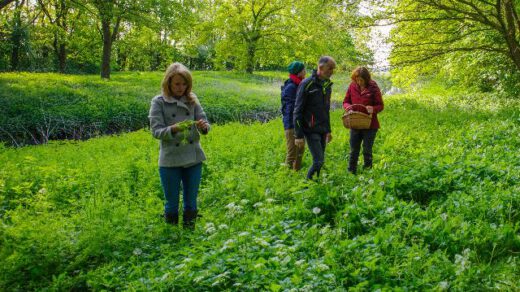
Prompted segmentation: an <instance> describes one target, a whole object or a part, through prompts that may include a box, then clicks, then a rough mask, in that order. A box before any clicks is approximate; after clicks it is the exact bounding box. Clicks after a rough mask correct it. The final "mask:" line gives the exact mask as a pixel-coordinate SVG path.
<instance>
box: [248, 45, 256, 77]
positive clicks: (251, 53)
mask: <svg viewBox="0 0 520 292" xmlns="http://www.w3.org/2000/svg"><path fill="white" fill-rule="evenodd" d="M255 55H256V42H255V41H251V42H249V43H248V44H247V60H246V72H247V73H249V74H253V71H254V69H255Z"/></svg>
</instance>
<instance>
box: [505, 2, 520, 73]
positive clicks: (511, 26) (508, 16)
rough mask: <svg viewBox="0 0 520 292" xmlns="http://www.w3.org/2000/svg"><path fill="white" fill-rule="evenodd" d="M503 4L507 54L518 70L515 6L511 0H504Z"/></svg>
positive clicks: (519, 49) (519, 31)
mask: <svg viewBox="0 0 520 292" xmlns="http://www.w3.org/2000/svg"><path fill="white" fill-rule="evenodd" d="M503 5H504V18H505V23H504V26H505V27H504V29H505V31H504V32H503V35H504V38H505V40H506V43H507V48H508V49H509V55H510V57H511V59H512V60H513V62H514V64H515V65H516V68H517V69H518V70H520V43H519V42H518V37H517V36H518V34H520V24H519V23H518V22H517V21H516V20H517V18H518V16H517V15H516V11H515V6H514V3H513V1H511V0H506V1H504V3H503Z"/></svg>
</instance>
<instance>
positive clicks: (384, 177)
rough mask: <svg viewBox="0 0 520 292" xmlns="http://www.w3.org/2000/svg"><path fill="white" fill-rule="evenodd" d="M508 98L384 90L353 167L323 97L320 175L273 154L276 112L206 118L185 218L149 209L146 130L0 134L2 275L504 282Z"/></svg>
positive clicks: (259, 283)
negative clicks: (30, 141) (189, 227)
mask: <svg viewBox="0 0 520 292" xmlns="http://www.w3.org/2000/svg"><path fill="white" fill-rule="evenodd" d="M99 81H100V82H101V80H99ZM519 107H520V104H519V101H518V100H510V99H496V98H494V97H493V96H489V95H487V94H482V93H481V94H475V93H474V92H463V91H445V90H443V89H442V87H436V88H430V89H429V90H424V91H421V92H417V93H415V94H409V95H402V96H392V97H388V98H387V99H386V108H385V111H384V112H382V113H381V115H380V116H379V118H380V121H381V125H382V128H381V130H380V131H379V132H378V138H377V139H376V144H375V147H374V151H375V152H374V155H375V158H376V159H375V165H374V169H373V170H371V171H365V172H362V173H360V174H359V175H358V176H352V175H349V174H348V173H347V171H346V168H347V158H346V157H347V154H348V148H349V147H348V131H347V130H346V129H344V128H343V126H342V123H341V118H340V117H341V111H336V112H333V113H332V115H331V121H332V131H333V133H334V137H335V138H334V140H333V141H332V142H331V143H330V144H329V145H328V146H327V153H326V155H327V159H326V163H325V168H324V170H323V171H322V174H321V178H320V180H319V182H318V183H314V182H305V181H304V173H302V172H298V173H295V172H291V171H289V170H288V169H286V167H284V166H282V165H281V162H283V160H284V149H285V145H284V136H283V125H282V122H281V121H280V119H277V120H274V121H272V122H269V123H263V124H261V123H254V124H252V125H242V124H239V123H230V124H227V125H216V126H214V127H213V129H212V131H211V132H210V134H209V135H207V136H204V137H202V145H203V147H204V149H205V152H206V154H207V156H208V160H207V161H206V162H205V164H204V170H203V178H202V184H201V190H200V195H199V207H200V211H201V214H202V215H203V217H202V218H200V219H199V221H198V223H197V224H198V225H197V228H196V230H195V231H194V232H185V231H183V230H182V229H179V228H172V227H171V226H169V225H166V224H164V222H162V219H161V216H160V214H161V212H162V208H163V201H162V190H161V186H160V182H159V175H158V172H157V155H158V141H157V140H155V139H153V138H152V137H151V134H150V133H149V132H148V131H138V132H134V133H130V134H125V135H121V136H118V137H102V138H97V139H92V140H89V141H85V142H77V141H73V142H63V141H60V142H51V143H49V144H48V145H42V146H28V147H23V148H18V149H14V148H0V165H2V168H0V242H1V244H0V262H1V263H2V264H1V265H0V290H2V291H16V290H23V291H25V290H139V291H141V290H190V291H192V290H195V291H208V290H236V291H243V290H270V291H283V290H290V289H294V288H295V289H301V290H305V291H329V290H330V291H337V290H339V291H342V290H347V289H348V290H354V291H365V290H378V289H380V290H412V291H422V290H436V291H446V290H455V291H467V290H474V289H475V288H477V289H482V290H493V289H497V290H512V291H515V290H518V289H520V274H519V273H518V271H519V270H518V269H519V268H518V267H519V260H520V258H519V253H520V236H519V227H520V226H519V224H518V222H519V220H520V171H519V170H520V159H519V154H518V151H516V150H517V149H518V148H519V147H520V140H519V137H520V127H519V121H520V120H519V119H520V111H519ZM310 163H311V157H310V154H309V153H308V151H307V153H306V155H305V157H304V168H306V167H308V166H309V164H310Z"/></svg>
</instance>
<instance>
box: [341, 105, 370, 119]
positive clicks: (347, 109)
mask: <svg viewBox="0 0 520 292" xmlns="http://www.w3.org/2000/svg"><path fill="white" fill-rule="evenodd" d="M355 105H360V106H362V107H364V108H365V110H366V111H367V113H366V114H365V113H362V114H365V115H368V116H370V117H372V113H368V110H367V106H366V105H364V104H360V103H355V104H351V105H350V106H348V107H347V108H346V109H345V112H348V111H349V110H350V108H352V107H353V106H355Z"/></svg>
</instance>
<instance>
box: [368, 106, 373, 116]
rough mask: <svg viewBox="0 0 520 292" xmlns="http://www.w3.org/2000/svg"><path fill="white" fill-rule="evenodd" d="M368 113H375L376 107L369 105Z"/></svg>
mask: <svg viewBox="0 0 520 292" xmlns="http://www.w3.org/2000/svg"><path fill="white" fill-rule="evenodd" d="M367 112H368V113H369V114H371V113H373V112H374V107H373V106H371V105H368V106H367Z"/></svg>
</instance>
